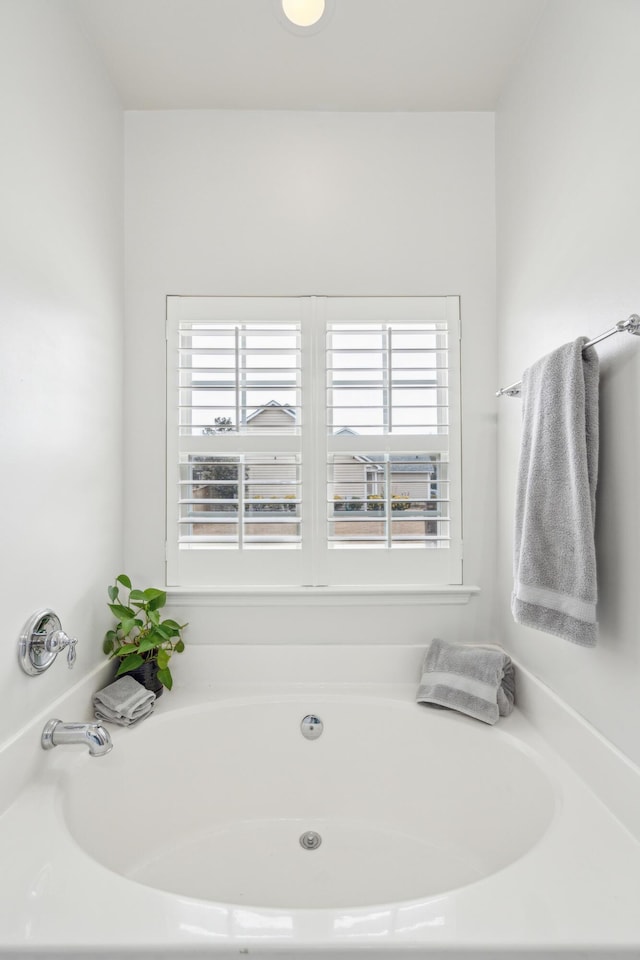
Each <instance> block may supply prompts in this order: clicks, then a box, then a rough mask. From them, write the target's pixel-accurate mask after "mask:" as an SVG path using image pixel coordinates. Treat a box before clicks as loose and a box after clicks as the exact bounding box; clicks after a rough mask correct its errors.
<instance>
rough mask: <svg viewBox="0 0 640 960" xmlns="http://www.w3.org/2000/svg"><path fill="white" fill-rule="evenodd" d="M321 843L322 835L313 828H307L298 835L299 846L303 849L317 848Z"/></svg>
mask: <svg viewBox="0 0 640 960" xmlns="http://www.w3.org/2000/svg"><path fill="white" fill-rule="evenodd" d="M321 843H322V837H321V836H320V834H319V833H316V832H315V830H307V831H306V832H305V833H303V834H302V836H301V837H300V846H301V847H304V849H305V850H317V849H318V847H319V846H320V844H321Z"/></svg>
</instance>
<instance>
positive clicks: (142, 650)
mask: <svg viewBox="0 0 640 960" xmlns="http://www.w3.org/2000/svg"><path fill="white" fill-rule="evenodd" d="M121 587H124V588H125V590H127V591H128V593H127V597H126V599H121V597H120V588H121ZM108 593H109V601H110V602H109V609H110V610H111V613H112V614H113V615H114V617H115V618H116V624H115V626H114V627H113V628H112V629H111V630H107V632H106V634H105V637H104V643H103V645H102V649H103V650H104V652H105V653H106V654H107V656H108V657H109V659H110V660H112V659H114V658H115V657H119V658H120V660H121V661H122V662H121V663H120V666H119V667H118V671H117V673H116V676H117V677H120V676H122V675H123V674H125V673H130V671H131V670H135V669H136V668H137V667H141V666H142V664H143V663H146V662H148V661H153V660H155V661H156V662H157V664H158V680H159V681H160V683H161V684H162V685H163V686H164V687H166V688H167V690H171V687H172V686H173V677H172V676H171V671H170V669H169V660H170V659H171V656H172V654H174V653H182V651H183V650H184V641H183V639H182V631H183V630H184V628H185V627H186V626H187V624H186V623H183V624H179V623H176V621H175V620H163V619H162V618H161V616H160V610H161V609H162V608H163V607H164V605H165V604H166V602H167V594H166V592H165V591H164V590H157V589H156V588H155V587H149V588H148V589H147V590H135V589H134V588H133V587H132V585H131V580H130V579H129V577H128V576H127V575H126V574H124V573H121V574H119V576H117V577H116V579H115V582H114V583H113V584H112V585H111V586H110V587H108Z"/></svg>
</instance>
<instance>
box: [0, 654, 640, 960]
mask: <svg viewBox="0 0 640 960" xmlns="http://www.w3.org/2000/svg"><path fill="white" fill-rule="evenodd" d="M245 651H246V648H245ZM192 654H193V655H192ZM207 655H208V653H207V651H204V650H203V651H200V652H197V651H190V658H191V660H192V663H191V674H190V676H187V675H185V677H184V680H183V682H179V683H177V684H176V688H175V689H174V691H172V693H171V694H170V695H169V694H165V695H164V696H163V697H162V698H161V699H160V700H159V701H158V704H157V710H156V713H155V714H154V716H152V717H151V718H149V719H148V720H146V721H144V722H143V723H141V724H139V725H138V726H137V727H133V728H131V729H122V728H117V727H115V728H114V727H111V728H110V730H111V732H112V736H113V740H114V749H113V751H112V752H111V753H110V754H109V755H108V756H106V757H103V758H91V757H90V756H89V755H88V752H86V751H85V750H83V748H76V747H69V748H63V747H61V748H57V749H56V750H53V751H50V752H49V753H46V754H45V753H44V752H37V751H35V750H34V749H33V747H34V744H33V740H34V739H35V737H36V736H39V730H38V729H37V727H38V724H39V723H40V719H41V718H39V720H38V724H35V725H34V728H33V729H32V730H31V731H30V732H29V731H25V732H24V733H23V734H22V735H21V737H22V738H24V737H27V741H24V742H23V747H25V744H26V743H27V742H28V743H29V746H28V747H26V748H25V749H27V750H28V751H30V756H31V766H30V769H29V773H28V776H25V778H24V783H23V784H22V786H21V789H20V790H19V792H18V793H17V795H16V796H15V797H14V798H13V802H12V803H11V804H10V805H8V806H7V809H6V810H5V811H4V814H3V816H2V817H0V863H2V864H3V865H6V864H11V869H10V870H7V869H3V871H2V877H1V878H0V893H1V895H2V900H1V902H2V904H3V911H2V913H3V918H2V921H1V923H0V956H15V957H23V958H24V957H30V956H34V957H35V956H38V957H40V956H42V957H48V958H57V957H62V956H65V957H68V956H70V955H73V954H75V955H77V956H80V957H82V958H85V957H86V958H91V957H105V956H108V957H112V956H113V957H118V958H129V957H130V958H134V957H135V958H137V960H145V958H151V957H154V958H156V957H157V958H160V957H167V958H171V960H183V958H185V960H186V958H191V957H205V956H206V957H216V958H230V957H238V956H241V955H247V954H249V955H253V954H264V955H265V957H269V958H271V960H277V958H285V957H286V958H288V960H306V958H315V960H319V958H323V957H327V958H328V957H332V958H334V960H336V958H346V957H353V956H358V955H365V956H373V957H380V958H382V957H385V958H389V960H396V958H401V957H405V956H406V957H416V956H423V957H429V958H434V960H439V958H445V957H446V958H448V960H453V958H461V957H467V958H468V957H474V958H475V957H477V958H486V960H488V958H489V957H491V958H494V957H496V956H504V957H508V958H512V957H513V958H517V957H522V958H525V957H526V958H532V957H545V958H549V957H554V956H557V957H563V958H564V957H576V958H577V957H581V958H586V957H598V958H611V957H617V956H635V957H638V956H640V909H639V908H638V891H639V890H640V846H639V844H638V840H637V838H636V837H635V836H634V835H633V832H632V831H631V830H630V829H629V828H628V827H629V825H628V824H627V825H626V826H625V825H623V824H622V823H621V822H620V819H619V818H618V817H617V816H614V815H613V813H612V812H611V811H610V810H609V809H608V808H607V807H606V806H605V804H604V803H603V802H602V799H601V798H600V797H598V796H597V794H596V793H595V792H594V790H593V789H592V788H590V786H589V785H588V784H587V783H585V782H584V780H582V779H581V778H580V777H578V776H577V775H576V773H575V772H574V771H573V770H572V769H571V767H570V766H568V765H567V764H566V762H565V761H564V760H563V758H562V756H560V755H559V754H558V752H557V751H555V750H554V749H553V747H552V746H551V745H550V743H549V742H548V740H547V739H545V737H543V736H542V735H541V733H540V731H539V730H538V729H536V726H535V725H533V724H532V723H531V722H530V720H529V719H527V717H526V716H525V715H524V714H523V713H522V712H521V711H520V710H516V711H515V712H514V714H512V716H510V717H508V718H504V719H502V720H501V721H500V722H499V723H498V724H497V725H496V726H495V727H489V726H486V725H484V724H481V723H479V722H477V721H474V720H472V719H470V718H467V717H464V716H461V715H459V714H456V713H452V712H449V711H443V710H438V709H435V708H430V707H427V706H424V705H418V704H416V703H415V702H414V701H413V697H414V695H415V683H408V682H386V683H385V682H374V681H372V679H371V678H369V679H368V681H367V682H356V681H355V680H354V681H353V682H344V673H343V674H342V675H341V679H340V682H338V681H337V680H336V682H334V683H329V682H328V680H327V679H326V678H325V679H324V680H323V682H321V683H318V682H316V683H306V682H299V681H298V680H289V681H287V680H286V679H285V682H283V681H282V678H281V677H280V676H278V674H279V673H281V672H282V671H278V670H272V671H271V676H270V675H269V670H265V669H264V664H263V666H262V667H261V668H260V669H259V670H257V671H256V672H257V674H259V675H260V677H261V679H260V681H258V680H257V679H255V682H253V683H251V682H240V678H239V677H238V678H233V677H232V676H231V675H230V671H229V669H228V668H227V669H226V670H223V671H222V673H223V674H224V676H225V682H224V683H209V682H203V680H202V678H203V677H206V676H216V675H218V676H220V670H219V666H220V665H219V663H218V664H217V667H216V668H215V669H212V668H211V667H210V666H208V665H207V663H206V662H205V661H206V657H207ZM213 655H214V656H218V657H219V656H220V652H219V651H217V652H216V653H215V654H213ZM245 655H246V654H245ZM271 655H273V654H271ZM234 656H236V657H237V653H236V654H233V653H232V654H230V657H231V659H232V660H233V657H234ZM259 656H262V657H268V656H269V653H267V652H264V651H263V652H262V653H261V654H259ZM298 656H300V655H299V654H298ZM198 658H200V659H202V663H200V664H197V663H196V662H194V661H197V660H198ZM203 658H204V659H203ZM238 662H240V661H238ZM245 664H246V661H245ZM227 667H228V665H227ZM216 670H217V674H216ZM521 682H523V680H522V678H521ZM524 682H525V686H526V684H527V683H529V685H530V686H531V684H533V681H532V680H531V679H530V678H529V679H527V680H525V681H524ZM85 685H86V684H85ZM544 695H545V693H544V691H541V690H539V691H538V699H540V697H544ZM77 696H78V692H77V691H76V697H77ZM526 699H527V697H525V700H526ZM528 699H529V701H531V700H532V697H531V695H529V697H528ZM534 699H535V698H534ZM555 706H556V709H557V704H556V705H555ZM63 707H64V704H61V705H59V709H57V711H56V714H55V715H60V713H61V712H62V708H63ZM548 707H549V705H548ZM549 709H550V707H549ZM533 712H535V710H534V711H533ZM307 715H314V716H317V717H318V718H320V719H321V721H322V723H323V731H322V734H321V736H319V737H318V738H317V739H313V740H309V739H306V738H305V737H304V736H303V733H302V730H301V721H302V720H303V718H304V717H306V716H307ZM63 718H64V719H77V718H78V717H77V716H74V717H71V716H68V715H65V716H64V717H63ZM29 737H30V738H31V739H29ZM18 746H19V744H17V743H14V744H13V745H12V749H11V750H10V751H9V754H10V755H11V756H9V759H7V757H3V754H2V753H0V773H1V772H2V770H3V769H4V770H5V771H6V769H7V767H6V764H7V763H10V762H13V763H15V762H16V761H15V756H16V749H17V747H18ZM600 746H602V744H601V745H600ZM3 753H4V751H3ZM12 757H13V760H12ZM3 762H4V763H5V767H4V768H3ZM625 774H626V775H629V776H630V775H631V774H634V775H637V771H635V770H631V768H630V767H629V768H628V769H627V770H626V771H625ZM629 782H631V781H629ZM630 789H634V787H633V785H632V787H631V788H630ZM309 838H312V841H313V842H312V843H311V842H310V839H309Z"/></svg>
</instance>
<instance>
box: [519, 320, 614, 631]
mask: <svg viewBox="0 0 640 960" xmlns="http://www.w3.org/2000/svg"><path fill="white" fill-rule="evenodd" d="M586 342H587V340H586V337H580V338H579V339H578V340H575V341H574V342H573V343H566V344H564V346H562V347H559V348H558V349H557V350H554V352H553V353H550V354H548V355H547V356H546V357H543V358H542V359H541V360H538V362H537V363H534V364H533V366H531V367H530V368H529V369H528V370H525V373H524V376H523V378H522V399H523V410H522V447H521V453H520V466H519V469H518V483H517V490H516V514H515V551H514V571H513V573H514V576H513V579H514V584H513V595H512V598H511V611H512V613H513V618H514V620H515V621H516V622H517V623H523V624H525V625H526V626H529V627H535V629H537V630H543V631H544V632H545V633H551V634H555V635H556V636H559V637H563V638H564V639H566V640H571V641H572V642H573V643H579V644H582V645H583V646H593V645H594V644H595V642H596V640H597V636H598V624H597V622H596V599H597V583H596V551H595V544H594V525H595V512H596V503H595V497H596V483H597V477H598V356H597V354H596V352H595V350H594V349H593V348H592V347H589V348H588V349H587V350H584V345H585V343H586Z"/></svg>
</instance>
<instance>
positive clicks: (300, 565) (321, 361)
mask: <svg viewBox="0 0 640 960" xmlns="http://www.w3.org/2000/svg"><path fill="white" fill-rule="evenodd" d="M394 310H395V313H394ZM390 316H391V317H392V320H393V322H405V321H406V322H412V319H414V320H415V319H420V320H424V321H426V322H438V323H446V325H447V332H448V345H447V350H448V357H449V362H448V366H449V382H448V398H449V433H448V435H445V441H447V444H445V443H443V441H442V440H438V444H439V445H440V446H441V447H444V446H445V445H448V447H449V491H450V493H449V496H450V500H451V507H452V510H451V519H450V521H449V523H450V531H451V535H450V540H449V546H448V548H446V549H426V548H423V549H417V550H416V549H396V548H392V549H384V548H383V549H371V548H368V547H365V548H360V547H355V546H354V547H349V548H348V549H339V550H335V549H329V546H328V542H327V525H328V514H327V505H326V504H327V494H326V481H327V462H328V452H338V453H339V452H340V451H344V452H349V453H358V452H371V451H373V450H376V449H377V440H378V437H377V435H373V436H371V435H370V436H347V437H336V436H334V435H331V434H329V433H328V430H327V405H326V377H327V374H326V364H325V351H326V330H327V325H328V324H329V323H343V322H348V323H353V322H359V323H375V322H378V321H380V322H385V321H389V318H390ZM358 318H359V319H358ZM198 319H199V320H200V321H202V322H217V321H219V322H223V321H231V322H234V321H237V322H248V323H250V322H260V323H262V322H264V323H270V322H272V323H282V322H295V323H299V324H300V331H301V353H302V358H301V378H302V418H301V420H302V423H301V431H300V432H299V433H298V434H296V435H295V436H292V437H289V436H280V435H274V434H269V435H268V436H265V437H262V436H256V435H255V434H253V435H252V436H251V438H250V439H247V438H243V437H242V436H239V435H238V433H237V432H232V433H226V434H225V433H222V434H218V435H216V436H215V437H202V438H199V437H196V438H194V437H190V438H188V440H189V441H191V442H190V443H182V444H181V441H180V437H179V436H178V433H179V430H178V403H177V402H176V397H177V395H178V394H177V391H178V371H177V363H176V362H175V359H176V353H177V349H178V341H177V337H178V327H179V324H180V323H181V322H196V321H197V320H198ZM447 437H448V440H447ZM432 441H433V437H432V436H430V435H411V436H407V435H405V434H398V435H395V434H393V435H389V436H387V437H386V438H385V448H386V449H388V450H389V451H391V452H392V453H393V452H395V453H410V452H412V451H417V450H419V449H421V445H422V448H426V449H430V447H433V446H434V442H432ZM181 445H182V447H183V448H184V447H186V446H190V447H191V448H194V447H195V448H197V450H198V451H205V450H211V449H214V447H215V450H216V453H217V454H219V455H220V456H224V455H227V454H228V455H231V454H232V453H234V452H238V451H240V452H243V451H245V452H246V451H247V450H249V449H257V450H264V451H269V452H272V453H291V452H293V451H295V452H298V453H299V454H300V455H301V458H302V476H301V481H302V499H303V511H302V543H301V545H300V547H299V548H296V549H289V550H286V549H278V548H275V547H274V548H270V547H268V546H261V548H260V549H257V550H239V549H238V550H216V549H203V550H184V549H183V550H180V549H179V548H178V542H177V536H175V537H174V536H172V531H175V530H176V529H177V527H176V524H177V520H178V506H177V497H175V496H173V493H174V491H175V490H176V485H175V484H176V482H177V479H178V478H177V471H178V469H179V467H178V461H179V452H180V447H181ZM166 488H167V496H166V503H167V510H166V531H167V532H166V570H167V574H166V580H167V585H168V586H170V587H177V588H180V589H181V588H184V589H187V590H192V589H198V588H202V589H206V590H208V589H211V588H215V589H221V590H235V589H241V590H244V589H247V590H251V589H252V588H260V587H264V588H265V589H267V590H271V589H277V588H282V589H285V590H291V589H294V590H297V589H299V588H303V589H304V588H307V587H313V588H317V587H328V588H335V589H336V590H338V591H340V590H344V589H348V588H349V586H353V587H354V588H355V589H359V590H362V589H367V588H369V587H374V588H375V587H376V586H380V587H383V586H389V587H391V588H392V587H394V586H395V587H397V588H398V589H404V588H408V587H410V586H411V585H419V586H422V585H424V586H425V587H442V586H447V585H452V586H454V585H461V584H462V582H463V580H462V498H461V416H460V301H459V297H451V296H449V297H430V296H424V297H331V296H326V297H325V296H322V297H320V296H302V297H217V296H211V297H193V296H178V295H171V296H168V297H167V476H166ZM354 571H357V573H355V574H354Z"/></svg>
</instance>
